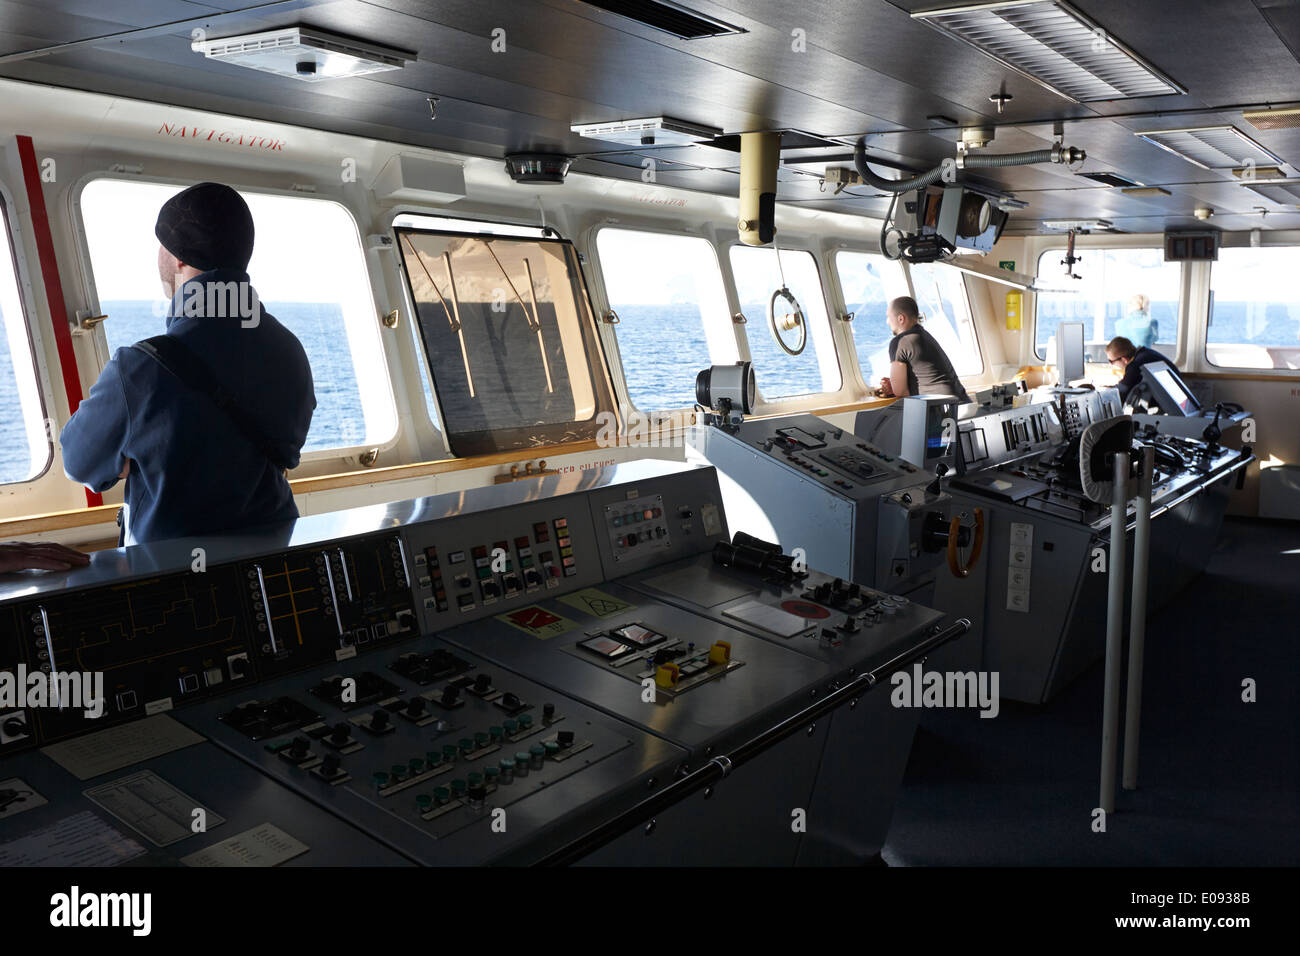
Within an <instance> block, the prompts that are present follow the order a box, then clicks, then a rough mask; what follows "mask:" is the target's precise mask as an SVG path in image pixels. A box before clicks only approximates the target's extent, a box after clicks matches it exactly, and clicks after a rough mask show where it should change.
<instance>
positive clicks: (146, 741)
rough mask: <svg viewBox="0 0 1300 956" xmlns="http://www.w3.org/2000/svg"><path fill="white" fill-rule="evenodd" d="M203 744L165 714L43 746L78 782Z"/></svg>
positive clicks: (46, 754)
mask: <svg viewBox="0 0 1300 956" xmlns="http://www.w3.org/2000/svg"><path fill="white" fill-rule="evenodd" d="M202 742H203V736H202V735H201V734H197V733H195V732H194V731H192V730H190V729H189V728H188V727H186V726H185V725H183V724H178V723H177V722H176V721H175V720H173V719H172V718H170V717H168V716H167V715H166V714H157V715H155V716H153V717H146V718H145V719H144V720H133V721H131V722H130V723H129V724H122V725H121V726H120V727H109V728H108V729H107V730H101V731H99V732H98V733H94V734H87V735H86V736H84V737H77V738H76V739H74V740H65V741H63V743H59V744H50V745H49V746H48V747H42V748H41V753H43V754H45V756H47V757H49V758H50V759H51V760H53V761H54V762H55V763H57V764H58V765H59V766H61V767H62V768H63V769H64V770H66V771H68V773H70V774H72V775H73V776H74V777H76V778H77V779H78V780H89V779H90V778H91V777H98V776H99V775H100V774H105V773H112V772H113V771H114V770H121V769H122V768H123V767H129V766H131V765H132V764H136V763H139V762H140V761H142V760H148V759H149V758H151V757H158V756H160V755H162V754H167V753H171V752H172V751H173V750H180V749H181V748H182V747H188V746H190V745H191V744H197V743H202Z"/></svg>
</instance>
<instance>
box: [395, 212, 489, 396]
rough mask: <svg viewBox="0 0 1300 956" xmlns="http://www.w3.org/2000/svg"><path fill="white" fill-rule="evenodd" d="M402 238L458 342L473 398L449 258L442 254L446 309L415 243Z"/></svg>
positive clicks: (472, 387)
mask: <svg viewBox="0 0 1300 956" xmlns="http://www.w3.org/2000/svg"><path fill="white" fill-rule="evenodd" d="M402 238H404V239H405V240H406V244H407V246H409V247H410V250H411V253H412V255H414V256H415V261H416V262H418V263H419V264H420V268H421V269H423V270H424V275H425V278H427V279H428V280H429V285H431V286H433V291H434V293H435V294H436V295H437V296H438V301H439V302H441V303H442V310H443V312H445V313H446V315H447V322H448V323H449V324H450V325H451V330H452V331H453V332H455V333H456V337H457V338H458V339H459V340H460V357H461V361H462V362H464V364H465V381H466V382H467V383H468V384H469V397H470V398H473V397H474V376H473V375H472V374H471V373H470V370H469V352H467V351H466V350H465V332H464V329H463V328H462V326H461V322H460V299H459V298H458V297H457V295H456V280H455V278H454V277H453V276H452V274H451V256H450V255H448V254H447V253H445V252H444V253H443V254H442V256H443V263H444V265H446V267H447V282H448V283H449V284H450V286H451V301H452V307H451V308H448V306H447V300H446V299H444V298H443V296H442V290H441V289H439V288H438V283H437V282H435V281H434V280H433V275H432V274H431V273H430V272H429V267H428V266H427V265H425V264H424V257H423V256H421V255H420V250H418V249H416V248H415V243H413V242H411V237H410V236H403V237H402ZM412 291H414V290H412Z"/></svg>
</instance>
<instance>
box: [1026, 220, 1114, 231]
mask: <svg viewBox="0 0 1300 956" xmlns="http://www.w3.org/2000/svg"><path fill="white" fill-rule="evenodd" d="M1043 228H1044V229H1059V230H1061V231H1062V232H1066V231H1068V230H1070V229H1073V230H1075V231H1076V232H1114V231H1115V224H1114V223H1112V222H1111V221H1110V220H1109V219H1044V220H1043Z"/></svg>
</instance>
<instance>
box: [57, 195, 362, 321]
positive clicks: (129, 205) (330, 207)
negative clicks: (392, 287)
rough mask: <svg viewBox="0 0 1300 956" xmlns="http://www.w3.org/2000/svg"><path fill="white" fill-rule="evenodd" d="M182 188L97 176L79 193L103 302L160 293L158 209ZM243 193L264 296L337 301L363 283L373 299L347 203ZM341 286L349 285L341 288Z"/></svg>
mask: <svg viewBox="0 0 1300 956" xmlns="http://www.w3.org/2000/svg"><path fill="white" fill-rule="evenodd" d="M181 188H182V187H180V186H165V185H158V184H156V183H139V182H125V181H122V180H114V179H96V180H94V181H92V182H90V183H89V184H87V186H86V188H85V189H84V190H83V191H82V194H81V210H82V217H83V220H84V222H85V225H86V239H87V242H88V244H89V246H90V259H91V265H92V267H93V269H94V273H95V288H96V290H97V291H98V293H99V300H100V302H109V301H113V300H115V299H154V298H160V297H161V296H162V286H161V285H160V283H159V281H158V239H157V237H155V235H154V231H153V228H154V223H155V222H156V221H157V219H158V210H159V208H161V206H162V204H163V203H164V202H166V201H167V200H168V199H169V198H171V197H172V196H174V195H175V194H176V193H178V192H180V190H181ZM243 195H244V198H245V199H246V200H247V201H248V206H249V209H250V210H251V211H252V213H253V224H254V229H255V233H256V239H255V241H254V246H253V261H252V262H251V263H250V264H249V268H248V271H249V275H250V277H251V278H252V280H253V286H254V288H256V289H257V293H258V295H259V296H260V297H261V298H262V300H263V301H266V302H277V301H279V302H337V301H340V299H341V298H344V297H347V293H349V292H353V291H356V286H357V284H359V283H360V284H363V285H364V291H365V294H366V296H367V297H369V295H370V292H369V279H368V277H367V275H366V272H365V267H364V258H363V257H362V255H361V243H360V239H359V238H358V236H357V227H356V224H355V223H354V222H353V220H352V217H351V216H350V215H349V214H348V213H347V211H346V210H345V209H344V208H343V207H342V206H340V205H338V204H337V203H333V202H328V201H326V200H321V199H311V198H307V197H297V196H266V195H258V194H250V193H245V194H243ZM323 237H330V241H321V240H322V238H323ZM340 284H343V285H346V286H348V287H349V288H348V289H347V290H346V291H345V292H343V293H341V292H340V288H339V287H340Z"/></svg>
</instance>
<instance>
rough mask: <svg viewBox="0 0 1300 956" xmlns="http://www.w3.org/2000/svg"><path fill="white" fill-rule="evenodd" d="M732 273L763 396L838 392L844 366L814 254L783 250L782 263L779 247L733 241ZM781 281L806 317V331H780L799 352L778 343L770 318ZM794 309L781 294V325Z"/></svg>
mask: <svg viewBox="0 0 1300 956" xmlns="http://www.w3.org/2000/svg"><path fill="white" fill-rule="evenodd" d="M731 272H732V275H733V276H734V277H735V280H736V293H737V295H738V296H739V297H740V309H741V311H742V312H743V313H744V314H745V318H746V320H747V321H746V324H745V332H746V337H747V338H748V341H749V354H750V356H751V357H752V358H753V360H754V375H755V377H756V379H757V383H758V390H759V392H760V393H761V394H762V395H763V397H764V398H767V399H773V398H786V397H789V396H791V395H807V394H810V393H812V392H834V391H837V390H838V389H839V387H840V382H841V380H842V379H841V378H840V367H839V365H838V364H837V362H836V361H835V343H834V342H833V341H832V340H831V324H830V319H829V317H828V316H827V314H826V297H825V296H824V295H822V284H821V277H820V276H819V274H818V272H817V261H816V260H815V259H814V258H813V255H812V253H810V252H805V251H803V250H798V249H783V250H781V253H780V260H779V262H778V259H777V251H776V250H775V249H766V248H756V247H754V246H732V247H731ZM782 282H784V283H785V285H786V286H787V287H788V288H789V290H790V293H791V294H792V295H793V296H794V297H795V299H796V300H797V301H798V303H799V308H800V310H801V311H802V312H803V316H804V328H803V331H800V329H798V328H793V329H789V330H781V331H780V335H781V337H782V340H783V341H784V342H785V343H786V346H787V347H788V348H790V349H792V350H799V354H798V355H791V354H789V352H787V351H786V350H785V349H783V348H782V347H781V346H780V345H779V344H777V341H776V338H775V335H776V332H774V331H773V329H772V322H771V321H769V319H768V305H769V303H770V302H771V301H772V294H773V293H774V292H776V291H777V290H778V289H780V288H781V287H782ZM792 310H793V306H791V305H790V304H789V303H788V301H787V300H786V299H785V298H784V297H781V296H778V297H777V299H776V301H775V308H774V313H773V314H774V316H775V319H776V323H777V324H778V326H779V325H780V324H781V321H782V319H783V318H784V317H785V316H786V315H788V314H790V313H791V312H792ZM801 340H802V343H803V344H802V348H800V341H801Z"/></svg>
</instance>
